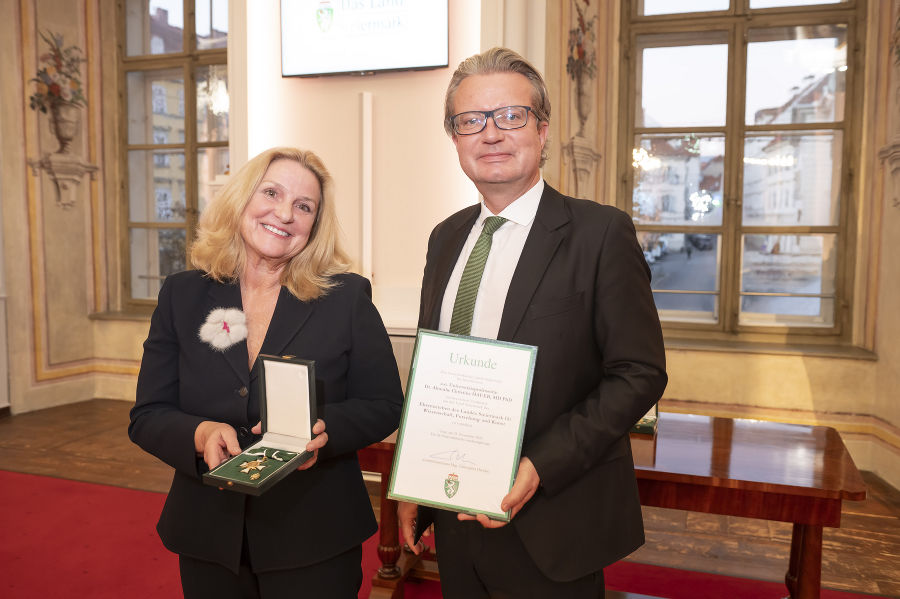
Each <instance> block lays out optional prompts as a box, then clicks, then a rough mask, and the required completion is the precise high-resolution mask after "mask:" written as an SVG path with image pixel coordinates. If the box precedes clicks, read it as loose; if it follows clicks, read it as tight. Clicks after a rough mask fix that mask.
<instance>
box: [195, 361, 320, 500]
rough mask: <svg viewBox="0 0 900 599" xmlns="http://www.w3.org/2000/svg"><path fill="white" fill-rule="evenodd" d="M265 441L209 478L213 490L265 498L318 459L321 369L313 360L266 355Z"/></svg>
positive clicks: (262, 384) (262, 369)
mask: <svg viewBox="0 0 900 599" xmlns="http://www.w3.org/2000/svg"><path fill="white" fill-rule="evenodd" d="M255 367H256V368H258V369H259V373H258V376H259V404H260V416H261V418H260V419H261V421H262V433H263V434H262V439H261V440H260V441H258V442H257V443H254V444H253V445H252V446H250V447H248V448H247V449H245V450H244V451H243V452H242V453H241V454H240V455H237V456H235V457H233V458H231V459H229V460H227V461H225V462H223V463H221V464H219V465H218V466H216V467H215V468H213V469H212V470H210V471H209V472H207V473H206V474H204V475H203V482H205V483H206V484H208V485H213V486H216V487H221V488H223V489H229V490H232V491H240V492H242V493H247V494H250V495H261V494H262V493H263V492H265V491H266V490H268V489H270V488H271V487H272V486H273V485H274V484H275V483H277V482H278V481H280V480H282V479H283V478H284V477H286V476H287V475H289V474H290V473H291V472H293V471H294V470H295V469H296V468H297V466H299V465H300V464H302V463H303V462H305V461H306V460H308V459H309V458H311V457H312V455H313V454H312V452H310V451H307V450H306V444H307V443H309V442H310V441H311V440H312V438H313V434H312V427H313V424H315V422H316V369H315V363H314V362H312V361H310V360H301V359H299V358H294V357H288V356H285V357H279V356H269V355H266V354H260V355H259V357H258V358H257V359H256V364H255Z"/></svg>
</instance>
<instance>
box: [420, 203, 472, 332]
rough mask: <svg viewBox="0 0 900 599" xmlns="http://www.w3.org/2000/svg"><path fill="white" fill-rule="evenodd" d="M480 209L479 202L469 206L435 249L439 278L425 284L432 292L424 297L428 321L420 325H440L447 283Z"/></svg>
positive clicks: (435, 275)
mask: <svg viewBox="0 0 900 599" xmlns="http://www.w3.org/2000/svg"><path fill="white" fill-rule="evenodd" d="M480 211H481V206H480V205H479V204H476V205H475V206H472V207H470V208H467V209H466V210H465V211H464V212H463V213H462V214H461V215H460V219H459V222H458V223H453V224H451V230H450V232H449V234H448V237H447V239H446V240H445V241H442V242H440V243H438V244H436V248H435V251H436V253H437V256H436V257H435V264H434V268H433V270H432V271H431V272H432V273H434V277H436V278H437V280H435V281H433V282H432V284H427V283H426V285H425V289H426V290H427V291H429V292H430V293H429V294H428V296H427V297H425V298H424V301H425V302H426V303H425V310H424V312H423V314H424V315H425V317H426V318H427V321H426V322H424V323H422V322H420V323H419V326H423V327H425V328H429V329H435V330H436V329H437V328H438V326H439V325H440V320H441V305H442V303H443V299H444V292H445V291H446V289H447V283H448V282H449V281H450V275H451V274H452V273H453V267H454V266H455V265H456V261H457V260H458V259H459V254H460V252H462V248H463V246H464V245H465V244H466V239H467V238H468V236H469V232H470V231H471V230H472V225H474V224H475V221H476V220H477V219H478V214H479V213H480ZM454 225H455V226H454Z"/></svg>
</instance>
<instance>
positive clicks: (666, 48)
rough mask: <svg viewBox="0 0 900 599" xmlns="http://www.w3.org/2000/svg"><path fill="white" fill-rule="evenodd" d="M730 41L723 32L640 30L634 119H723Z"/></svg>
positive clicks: (670, 123) (686, 122)
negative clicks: (651, 32)
mask: <svg viewBox="0 0 900 599" xmlns="http://www.w3.org/2000/svg"><path fill="white" fill-rule="evenodd" d="M727 41H728V39H727V35H726V34H725V33H724V32H713V33H711V34H696V33H695V34H664V35H642V36H638V42H637V46H638V52H637V56H638V65H637V82H638V86H639V87H638V90H637V94H636V106H635V125H636V126H638V127H681V126H695V127H703V126H719V125H724V124H725V103H726V102H725V101H726V91H727V90H726V83H727V77H728V44H727Z"/></svg>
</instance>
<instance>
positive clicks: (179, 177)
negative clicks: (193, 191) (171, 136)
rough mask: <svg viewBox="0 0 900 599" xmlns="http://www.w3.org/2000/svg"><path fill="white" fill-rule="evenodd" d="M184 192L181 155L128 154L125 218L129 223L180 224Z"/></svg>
mask: <svg viewBox="0 0 900 599" xmlns="http://www.w3.org/2000/svg"><path fill="white" fill-rule="evenodd" d="M184 192H185V181H184V152H181V151H178V150H132V151H130V152H128V219H129V220H130V221H131V222H136V223H141V222H143V223H151V222H179V223H180V222H184V217H185V197H184Z"/></svg>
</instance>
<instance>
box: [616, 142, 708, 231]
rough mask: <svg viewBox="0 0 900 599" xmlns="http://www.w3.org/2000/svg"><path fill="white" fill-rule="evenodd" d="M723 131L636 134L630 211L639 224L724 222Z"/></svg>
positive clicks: (704, 223) (705, 223)
mask: <svg viewBox="0 0 900 599" xmlns="http://www.w3.org/2000/svg"><path fill="white" fill-rule="evenodd" d="M724 160H725V138H724V137H723V136H721V135H716V136H707V137H697V136H696V135H674V136H673V135H643V136H639V137H638V138H637V139H636V140H635V149H634V151H633V152H632V166H633V167H634V169H635V176H634V190H633V192H632V214H633V216H634V219H635V222H637V223H641V224H649V223H655V224H666V225H669V224H679V225H685V224H693V225H720V224H722V173H723V164H724Z"/></svg>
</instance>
